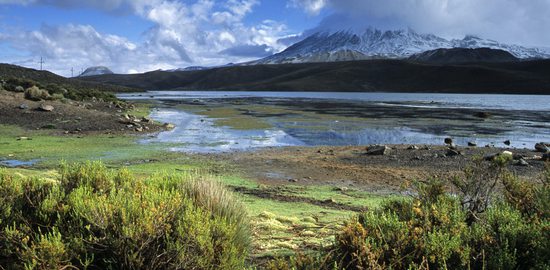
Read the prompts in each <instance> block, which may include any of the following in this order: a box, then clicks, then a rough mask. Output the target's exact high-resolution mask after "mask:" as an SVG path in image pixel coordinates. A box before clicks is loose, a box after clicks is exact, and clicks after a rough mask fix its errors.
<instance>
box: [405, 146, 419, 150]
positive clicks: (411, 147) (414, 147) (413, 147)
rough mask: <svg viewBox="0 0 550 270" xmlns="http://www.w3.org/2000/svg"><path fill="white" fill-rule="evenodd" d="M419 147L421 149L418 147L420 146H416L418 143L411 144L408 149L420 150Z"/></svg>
mask: <svg viewBox="0 0 550 270" xmlns="http://www.w3.org/2000/svg"><path fill="white" fill-rule="evenodd" d="M418 149H420V148H418V146H416V145H411V146H409V147H407V150H418Z"/></svg>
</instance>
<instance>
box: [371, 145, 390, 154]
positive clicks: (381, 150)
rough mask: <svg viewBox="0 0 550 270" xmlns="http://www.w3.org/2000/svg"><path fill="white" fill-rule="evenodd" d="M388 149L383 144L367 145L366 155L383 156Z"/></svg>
mask: <svg viewBox="0 0 550 270" xmlns="http://www.w3.org/2000/svg"><path fill="white" fill-rule="evenodd" d="M389 151H390V148H389V147H387V146H385V145H373V146H369V147H367V155H372V156H383V155H386V154H388V153H389Z"/></svg>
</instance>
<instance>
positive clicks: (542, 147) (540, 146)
mask: <svg viewBox="0 0 550 270" xmlns="http://www.w3.org/2000/svg"><path fill="white" fill-rule="evenodd" d="M549 147H550V143H544V142H540V143H537V144H535V150H537V152H541V153H546V152H548V151H550V148H549Z"/></svg>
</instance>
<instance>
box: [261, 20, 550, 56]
mask: <svg viewBox="0 0 550 270" xmlns="http://www.w3.org/2000/svg"><path fill="white" fill-rule="evenodd" d="M439 48H491V49H501V50H505V51H508V52H510V53H511V54H512V55H514V56H516V57H518V58H522V59H527V58H550V53H549V52H547V51H544V50H541V49H537V48H526V47H522V46H518V45H508V44H502V43H499V42H497V41H493V40H487V39H481V38H478V37H475V36H466V37H465V38H464V39H453V40H447V39H444V38H441V37H438V36H436V35H432V34H419V33H416V32H415V31H413V30H411V29H409V30H388V31H382V30H378V29H374V28H367V29H366V30H364V31H352V30H344V31H319V32H316V33H314V34H312V35H310V36H308V37H306V38H305V39H304V40H302V41H300V42H298V43H296V44H294V45H292V46H290V47H288V48H287V49H286V50H284V51H282V52H280V53H277V54H274V55H272V56H269V57H266V58H264V59H260V60H258V61H255V62H252V63H253V64H284V63H304V62H331V61H348V60H363V59H373V58H407V57H409V56H411V55H413V54H417V53H421V52H425V51H429V50H434V49H439Z"/></svg>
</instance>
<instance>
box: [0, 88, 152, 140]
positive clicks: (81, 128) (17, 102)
mask: <svg viewBox="0 0 550 270" xmlns="http://www.w3.org/2000/svg"><path fill="white" fill-rule="evenodd" d="M22 104H24V105H25V106H26V107H27V108H26V109H21V108H20V106H22ZM41 104H46V105H52V106H53V107H54V110H53V111H52V112H45V111H41V110H40V109H39V107H40V105H41ZM131 107H132V105H125V106H116V105H115V104H113V103H111V102H103V101H90V102H77V101H66V102H61V101H38V102H37V101H31V100H27V99H25V98H24V95H23V93H13V92H7V91H0V124H3V125H17V126H20V127H23V128H27V129H52V130H54V131H56V132H59V133H60V134H67V133H72V134H76V133H107V134H115V133H143V132H155V131H159V130H161V127H160V126H159V125H157V124H154V123H136V124H135V125H133V126H132V127H129V124H128V123H122V122H123V121H121V115H122V114H123V112H125V111H127V110H128V109H131ZM138 126H140V127H142V131H138V130H140V129H137V127H138Z"/></svg>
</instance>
